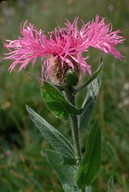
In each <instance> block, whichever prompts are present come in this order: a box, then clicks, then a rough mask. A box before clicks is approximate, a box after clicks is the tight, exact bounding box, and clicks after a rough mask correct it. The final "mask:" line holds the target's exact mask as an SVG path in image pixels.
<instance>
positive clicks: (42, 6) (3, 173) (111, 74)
mask: <svg viewBox="0 0 129 192" xmlns="http://www.w3.org/2000/svg"><path fill="white" fill-rule="evenodd" d="M96 14H98V15H100V17H105V18H106V22H107V23H112V25H113V30H116V29H120V30H121V31H122V35H123V36H124V37H125V38H126V41H125V42H124V44H122V45H119V46H118V49H119V51H120V52H121V53H122V54H123V55H124V57H123V59H122V61H118V60H117V59H115V58H113V57H112V56H110V55H105V57H104V63H105V66H104V74H103V82H102V87H101V91H100V94H99V98H98V102H97V105H96V108H95V110H94V114H93V116H92V119H91V123H92V122H93V121H94V120H95V119H98V120H99V121H100V124H101V130H102V165H101V168H100V171H99V174H98V176H97V179H96V180H95V182H94V183H93V186H94V187H93V191H94V192H107V181H108V179H109V177H110V176H111V175H113V176H114V182H115V192H129V67H128V61H129V56H128V55H129V53H128V52H129V2H128V0H124V1H123V0H108V1H107V0H36V1H35V0H30V1H29V0H8V1H3V2H2V3H1V4H0V192H45V191H46V192H62V189H61V185H60V183H59V181H58V179H57V177H56V175H55V172H54V171H53V170H52V169H51V167H50V165H49V164H48V163H47V161H46V156H45V149H46V147H49V146H48V144H47V143H46V142H45V141H44V140H43V138H42V136H41V135H40V134H39V133H38V131H37V129H36V128H35V127H34V125H33V124H32V122H31V120H30V119H29V116H28V114H27V112H26V110H25V104H28V105H29V106H31V107H32V108H33V109H35V110H36V111H37V112H38V113H40V115H42V116H43V117H44V118H45V119H47V120H49V121H50V122H51V124H52V125H54V126H56V127H57V129H59V130H60V131H61V132H63V133H64V134H66V135H67V137H69V135H70V131H69V130H68V128H66V124H62V123H61V122H60V121H59V120H58V119H55V118H54V117H53V116H52V115H51V114H50V113H49V111H48V109H47V108H46V107H45V106H44V103H43V101H42V98H41V96H40V85H39V83H38V82H37V81H36V80H35V79H33V78H32V77H30V76H29V75H28V74H27V72H28V71H32V72H34V73H36V74H37V75H40V62H39V61H38V62H37V65H36V66H35V67H34V68H33V69H32V68H31V65H30V66H29V67H28V68H27V69H26V70H24V71H21V72H20V73H18V72H17V70H14V71H13V72H12V73H11V74H9V73H8V67H9V65H10V64H11V62H10V61H4V60H3V59H2V58H3V53H4V52H6V50H5V49H4V48H3V43H2V42H3V41H5V39H17V37H18V36H19V35H20V32H19V26H20V23H21V22H23V21H25V20H27V19H28V21H29V22H31V23H33V24H34V25H35V26H36V27H37V28H38V29H40V28H41V29H43V30H44V31H46V32H48V31H52V30H53V28H54V27H55V26H56V22H57V21H58V23H59V25H60V26H63V24H64V22H65V19H69V20H70V21H71V22H72V21H73V19H74V17H75V16H78V17H80V18H81V19H83V20H84V21H85V22H88V21H89V20H92V18H94V17H95V16H96ZM89 54H90V58H89V60H88V63H89V64H90V65H92V67H93V68H94V66H97V64H98V61H99V54H98V52H96V51H95V50H91V52H90V51H89ZM86 134H87V131H86ZM86 134H85V136H84V139H83V140H84V141H83V143H84V144H85V137H86Z"/></svg>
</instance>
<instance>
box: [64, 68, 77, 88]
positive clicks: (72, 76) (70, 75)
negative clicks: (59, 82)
mask: <svg viewBox="0 0 129 192" xmlns="http://www.w3.org/2000/svg"><path fill="white" fill-rule="evenodd" d="M78 80H79V77H78V74H77V72H76V71H74V70H72V69H69V70H68V71H67V73H66V77H65V83H66V85H67V86H68V87H73V86H76V85H77V83H78Z"/></svg>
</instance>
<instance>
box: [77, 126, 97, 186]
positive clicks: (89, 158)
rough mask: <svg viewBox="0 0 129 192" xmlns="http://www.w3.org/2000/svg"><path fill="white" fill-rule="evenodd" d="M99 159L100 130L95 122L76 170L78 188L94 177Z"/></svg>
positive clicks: (88, 182) (87, 184)
mask: <svg viewBox="0 0 129 192" xmlns="http://www.w3.org/2000/svg"><path fill="white" fill-rule="evenodd" d="M100 160H101V132H100V129H99V125H98V123H97V122H96V123H95V124H94V125H93V127H92V128H91V131H90V133H89V136H88V140H87V145H86V151H85V153H84V156H83V158H82V161H81V162H80V165H79V169H78V172H77V184H78V186H79V188H83V187H85V186H89V185H91V184H92V182H93V181H94V179H95V176H96V174H97V172H98V170H99V167H100Z"/></svg>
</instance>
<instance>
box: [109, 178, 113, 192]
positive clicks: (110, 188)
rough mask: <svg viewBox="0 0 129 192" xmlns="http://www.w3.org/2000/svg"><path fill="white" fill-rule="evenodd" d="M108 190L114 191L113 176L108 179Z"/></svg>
mask: <svg viewBox="0 0 129 192" xmlns="http://www.w3.org/2000/svg"><path fill="white" fill-rule="evenodd" d="M108 192H114V179H113V177H112V176H111V177H110V178H109V180H108Z"/></svg>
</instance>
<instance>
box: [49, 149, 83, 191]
mask: <svg viewBox="0 0 129 192" xmlns="http://www.w3.org/2000/svg"><path fill="white" fill-rule="evenodd" d="M47 157H48V161H49V163H50V164H51V166H52V167H53V168H54V169H55V171H56V173H57V175H58V177H59V179H60V182H61V184H62V186H63V189H64V191H65V192H79V191H80V190H79V188H78V187H77V183H76V172H77V167H76V166H71V165H62V157H61V156H60V155H59V154H58V153H56V152H55V151H50V150H49V151H47Z"/></svg>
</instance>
